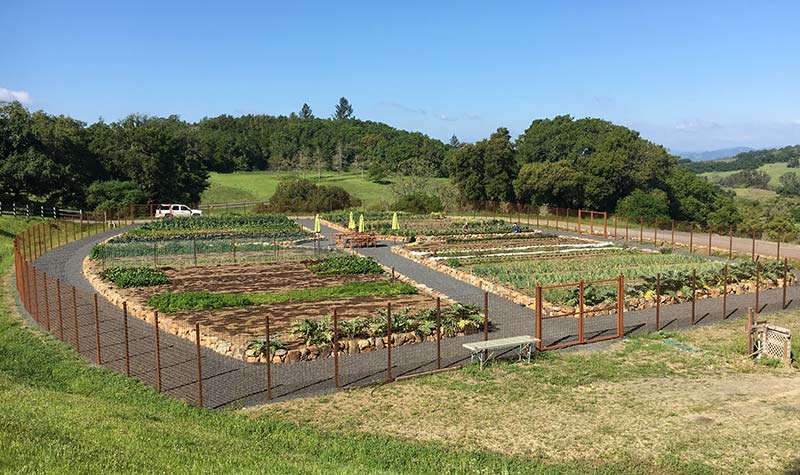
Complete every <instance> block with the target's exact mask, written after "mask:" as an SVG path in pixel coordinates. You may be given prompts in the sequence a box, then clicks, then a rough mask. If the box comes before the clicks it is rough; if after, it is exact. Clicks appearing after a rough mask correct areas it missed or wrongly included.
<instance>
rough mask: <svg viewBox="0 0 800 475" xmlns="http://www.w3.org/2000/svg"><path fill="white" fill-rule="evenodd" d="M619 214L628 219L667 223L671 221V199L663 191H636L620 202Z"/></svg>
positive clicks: (618, 204) (618, 205)
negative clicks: (655, 220)
mask: <svg viewBox="0 0 800 475" xmlns="http://www.w3.org/2000/svg"><path fill="white" fill-rule="evenodd" d="M617 214H618V215H620V216H625V217H626V218H635V219H645V220H650V221H652V220H654V219H660V220H664V221H666V220H668V219H669V199H668V198H667V194H666V193H664V192H663V191H661V190H653V191H650V192H646V191H642V190H635V191H634V192H633V193H631V194H630V195H628V196H626V197H625V198H622V199H621V200H619V203H617Z"/></svg>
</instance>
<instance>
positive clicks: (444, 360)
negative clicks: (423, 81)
mask: <svg viewBox="0 0 800 475" xmlns="http://www.w3.org/2000/svg"><path fill="white" fill-rule="evenodd" d="M298 221H299V222H300V223H301V224H304V225H306V226H309V227H312V226H313V222H312V220H310V219H305V220H304V219H299V220H298ZM126 229H127V228H120V229H116V230H112V231H108V232H105V233H101V234H98V235H95V236H92V237H88V238H84V239H82V240H79V241H76V242H73V243H69V244H66V245H64V246H61V247H59V248H56V249H54V250H52V251H49V252H47V253H45V254H44V255H43V256H41V257H40V258H39V259H37V260H36V262H35V264H36V268H37V269H38V270H39V274H38V281H37V283H38V285H39V288H40V289H41V288H43V287H44V276H43V275H42V272H46V273H47V279H48V288H49V289H50V292H49V294H48V298H47V300H48V302H47V303H48V305H47V306H48V307H49V310H50V313H49V315H47V317H49V322H50V324H51V325H50V331H51V333H53V334H54V335H56V336H57V337H60V335H61V334H63V335H64V337H63V338H62V339H64V340H65V341H66V342H67V343H69V344H71V345H72V346H73V347H76V346H77V343H78V342H79V343H80V353H81V355H83V356H84V357H85V358H86V359H87V360H89V361H92V362H95V363H96V362H97V345H96V343H95V342H96V337H97V334H96V333H95V319H94V303H93V295H94V290H93V288H92V286H91V284H90V283H89V282H88V281H87V280H86V279H85V277H84V276H83V272H82V263H83V259H84V258H85V257H86V255H88V253H89V252H90V250H91V247H92V246H93V245H94V244H96V243H98V242H101V241H103V240H105V239H107V238H109V237H112V236H114V235H117V234H119V233H122V232H124V231H125V230H126ZM334 233H335V231H334V230H333V229H330V228H328V227H325V226H323V229H322V234H323V235H324V236H326V237H328V238H330V236H332V235H333V234H334ZM322 245H323V246H327V247H330V246H332V243H331V241H330V240H328V241H324V242H323V243H322ZM391 245H393V244H390V243H380V244H379V246H378V247H377V248H370V249H362V250H360V251H359V252H361V253H362V254H364V255H368V256H372V257H374V258H375V259H376V260H378V261H379V262H381V263H382V264H384V265H386V266H389V267H394V268H395V270H396V271H397V272H399V273H401V274H404V275H406V276H408V277H410V278H412V279H414V280H415V281H417V282H419V283H421V284H424V285H427V286H429V287H431V288H433V289H435V290H437V291H439V292H442V293H444V294H446V295H448V296H449V297H451V298H453V299H454V300H456V301H459V302H461V303H465V304H473V305H478V306H482V305H483V291H482V290H481V289H479V288H477V287H475V286H472V285H469V284H466V283H464V282H461V281H459V280H457V279H454V278H452V277H450V276H447V275H444V274H441V273H439V272H437V271H434V270H432V269H430V268H428V267H426V266H423V265H421V264H419V263H416V262H414V261H411V260H409V259H406V258H404V257H401V256H398V255H397V254H394V253H392V252H391V247H390V246H391ZM56 278H58V279H59V281H60V284H61V288H62V294H63V295H62V298H63V305H64V308H65V311H64V315H62V316H61V318H60V319H59V316H58V312H57V310H56V309H57V307H58V302H57V295H56V292H55V291H53V290H52V289H54V288H55V287H56V285H55V279H56ZM72 286H74V287H75V289H76V290H75V294H76V297H77V298H76V301H75V306H74V308H75V311H74V315H73V311H72V310H71V305H72V301H71V293H72ZM798 297H800V292H798V288H797V286H794V287H790V288H789V289H788V299H789V306H790V307H795V306H796V305H797V302H798ZM753 299H754V297H753V296H752V295H743V296H731V297H729V298H728V314H729V315H728V316H729V317H732V318H736V317H741V316H743V315H745V314H746V311H747V307H748V306H753ZM760 304H761V306H762V311H773V310H779V309H780V307H781V304H782V291H781V289H775V290H771V291H765V292H762V293H761V296H760ZM39 307H40V308H41V309H44V308H45V300H44V295H43V293H42V292H40V296H39ZM489 309H490V318H491V319H492V320H493V322H494V323H495V324H496V328H495V330H493V332H492V334H491V335H490V337H493V338H498V337H505V336H513V335H523V334H528V335H532V334H534V331H535V326H534V314H533V311H532V309H529V308H527V307H524V306H521V305H519V304H515V303H513V302H511V301H510V300H508V299H506V298H503V297H500V296H498V295H495V294H490V295H489ZM696 309H697V312H696V315H697V319H698V324H700V325H705V324H709V323H713V322H717V321H720V320H721V319H722V312H721V299H704V300H698V302H697V307H696ZM42 312H43V310H42ZM98 314H99V327H100V333H99V335H100V340H101V344H100V350H101V351H100V353H101V358H102V364H103V366H106V367H110V368H112V369H114V370H116V371H119V372H123V373H124V372H125V371H126V368H125V357H124V355H125V344H124V342H125V338H124V324H123V317H122V311H121V309H120V308H118V307H116V306H114V305H113V304H111V303H110V302H108V301H107V300H106V299H104V298H103V297H102V296H99V295H98ZM654 315H655V309H649V310H645V311H641V312H628V313H626V314H625V333H626V334H630V333H633V332H642V331H651V330H654ZM690 318H691V303H684V304H678V305H669V306H665V307H663V308H662V312H661V322H662V328H666V329H670V330H672V329H677V328H682V327H688V326H690V325H691V322H690ZM39 321H40V322H43V321H45V318H44V316H40V319H39ZM59 321H60V323H59ZM74 321H77V330H78V332H77V334H78V338H77V340H76V338H75V336H74V335H75V333H76V332H75V329H76V325H75V324H74V323H72V322H74ZM615 331H616V317H615V316H604V317H594V318H588V319H586V323H585V335H586V337H587V338H591V337H594V336H607V335H611V334H613V333H614V332H615ZM543 334H544V336H545V338H544V340H545V343H546V344H548V345H549V344H555V343H564V342H569V341H574V340H575V339H576V338H577V321H576V320H575V319H571V318H555V319H549V320H545V322H544V326H543ZM482 338H483V335H482V334H476V335H470V336H466V337H460V338H447V339H443V340H442V342H441V367H443V368H446V367H451V366H458V365H461V364H463V363H465V362H466V361H468V360H469V357H468V355H467V353H466V350H464V349H463V348H462V347H461V344H463V343H465V342H468V341H476V340H480V339H482ZM128 341H129V354H130V373H131V376H134V377H136V378H137V379H139V380H141V381H143V382H144V383H145V384H148V385H150V386H154V387H155V386H157V377H158V374H157V371H156V352H155V331H154V327H153V325H152V324H149V323H146V322H144V321H141V320H139V319H136V318H133V317H131V318H129V319H128ZM159 341H160V342H159V349H160V361H161V387H162V392H164V393H166V394H169V395H171V396H175V397H178V398H181V399H184V400H187V401H189V402H191V403H195V404H196V403H197V399H198V398H197V393H198V391H197V389H198V385H197V359H196V347H195V345H194V344H193V342H192V341H189V340H186V339H183V338H179V337H177V336H175V335H171V334H168V333H166V332H164V331H160V332H159ZM436 355H437V350H436V344H435V343H431V342H426V343H420V344H416V345H404V346H400V347H397V348H394V349H393V350H392V377H398V376H404V375H410V374H414V373H419V372H422V371H430V370H434V369H437V360H436ZM387 359H388V352H387V351H374V352H370V353H362V354H358V355H343V356H342V357H340V385H341V386H343V387H354V386H363V385H368V384H378V383H382V382H384V381H385V380H386V378H387ZM201 362H202V371H203V397H204V405H205V406H206V407H239V406H249V405H255V404H262V403H265V402H267V393H266V380H267V365H263V364H246V363H244V362H242V361H240V360H237V359H233V358H229V357H225V356H222V355H221V354H219V353H217V352H214V351H211V350H209V349H206V348H202V349H201ZM333 372H334V371H333V358H325V359H320V360H316V361H309V362H302V363H295V364H279V365H272V383H273V398H274V400H281V399H286V398H295V397H304V396H309V395H314V394H320V393H324V392H329V391H334V390H336V387H335V385H334V380H333Z"/></svg>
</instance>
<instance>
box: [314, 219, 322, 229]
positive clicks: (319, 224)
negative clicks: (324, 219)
mask: <svg viewBox="0 0 800 475" xmlns="http://www.w3.org/2000/svg"><path fill="white" fill-rule="evenodd" d="M320 231H322V223H320V222H319V215H316V216H314V232H315V233H319V232H320Z"/></svg>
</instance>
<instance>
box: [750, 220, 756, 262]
mask: <svg viewBox="0 0 800 475" xmlns="http://www.w3.org/2000/svg"><path fill="white" fill-rule="evenodd" d="M751 231H752V233H753V250H752V251H750V258H751V259H753V260H756V230H755V228H753V229H752V230H751Z"/></svg>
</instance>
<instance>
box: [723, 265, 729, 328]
mask: <svg viewBox="0 0 800 475" xmlns="http://www.w3.org/2000/svg"><path fill="white" fill-rule="evenodd" d="M722 319H723V320H727V319H728V264H727V263H725V269H724V271H723V274H722Z"/></svg>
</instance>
